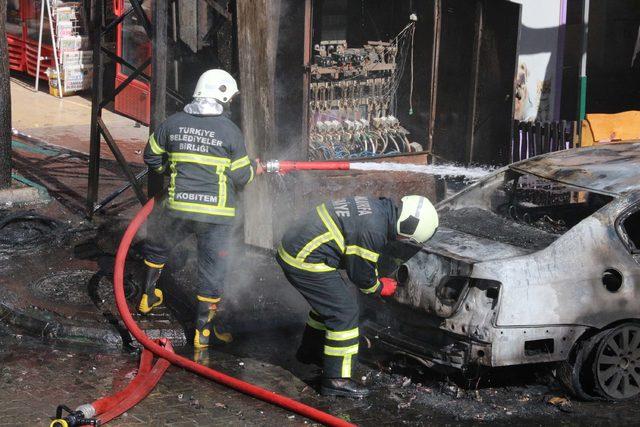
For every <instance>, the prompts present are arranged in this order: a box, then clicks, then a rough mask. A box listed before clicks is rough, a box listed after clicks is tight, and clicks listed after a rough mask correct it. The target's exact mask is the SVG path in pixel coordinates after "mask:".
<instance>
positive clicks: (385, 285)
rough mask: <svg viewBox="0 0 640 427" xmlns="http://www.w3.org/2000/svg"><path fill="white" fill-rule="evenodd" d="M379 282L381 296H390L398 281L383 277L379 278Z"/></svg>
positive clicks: (394, 291)
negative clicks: (380, 284)
mask: <svg viewBox="0 0 640 427" xmlns="http://www.w3.org/2000/svg"><path fill="white" fill-rule="evenodd" d="M380 283H382V290H381V291H380V295H381V296H383V297H390V296H392V295H393V294H395V293H396V288H397V287H398V282H396V281H395V279H392V278H390V277H383V278H381V279H380Z"/></svg>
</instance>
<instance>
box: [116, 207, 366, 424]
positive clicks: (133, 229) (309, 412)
mask: <svg viewBox="0 0 640 427" xmlns="http://www.w3.org/2000/svg"><path fill="white" fill-rule="evenodd" d="M153 204H154V199H151V200H149V202H147V204H146V205H144V207H143V208H142V209H141V210H140V211H139V212H138V213H137V214H136V216H135V217H134V218H133V220H132V221H131V223H130V224H129V227H127V231H126V232H125V233H124V236H123V237H122V241H121V242H120V246H119V247H118V252H117V254H116V261H115V270H114V275H113V279H114V280H113V283H114V291H115V296H116V304H117V306H118V311H119V312H120V316H121V317H122V320H123V321H124V324H125V326H126V327H127V329H128V330H129V332H131V334H132V335H133V336H134V337H135V339H136V340H138V342H139V343H140V344H142V345H143V346H144V347H145V348H146V349H148V350H150V351H151V352H153V353H154V354H155V355H156V356H158V357H160V358H162V359H166V360H168V361H169V362H171V363H172V364H174V365H176V366H180V367H181V368H184V369H187V370H189V371H191V372H194V373H196V374H198V375H201V376H203V377H205V378H209V379H210V380H213V381H216V382H217V383H219V384H222V385H226V386H228V387H231V388H233V389H234V390H237V391H239V392H241V393H245V394H247V395H249V396H253V397H255V398H257V399H261V400H264V401H265V402H269V403H271V404H274V405H277V406H280V407H282V408H284V409H287V410H289V411H292V412H295V413H297V414H300V415H302V416H304V417H306V418H309V419H312V420H314V421H317V422H320V423H322V424H325V425H327V426H353V424H351V423H348V422H347V421H345V420H343V419H341V418H337V417H335V416H333V415H330V414H327V413H326V412H323V411H320V410H318V409H315V408H312V407H311V406H308V405H305V404H304V403H301V402H298V401H296V400H293V399H290V398H288V397H285V396H281V395H279V394H277V393H274V392H272V391H269V390H265V389H263V388H261V387H258V386H255V385H253V384H249V383H247V382H244V381H241V380H238V379H236V378H233V377H230V376H228V375H225V374H223V373H221V372H218V371H216V370H214V369H211V368H208V367H206V366H203V365H200V364H198V363H196V362H194V361H192V360H189V359H187V358H186V357H182V356H180V355H177V354H175V353H174V352H173V351H171V350H169V349H168V348H166V347H163V346H162V345H160V344H158V343H157V342H155V341H153V340H151V339H149V337H147V335H146V334H145V333H144V332H143V331H142V330H141V329H140V328H139V327H138V325H137V324H136V322H135V321H134V320H133V317H132V316H131V313H130V312H129V306H128V305H127V300H126V298H125V294H124V285H123V283H124V281H123V277H124V267H125V262H126V259H127V253H128V252H129V246H130V245H131V241H132V240H133V238H134V236H135V235H136V233H137V231H138V229H139V228H140V226H141V225H142V224H143V223H144V221H145V220H146V219H147V217H148V216H149V214H150V213H151V210H152V209H153Z"/></svg>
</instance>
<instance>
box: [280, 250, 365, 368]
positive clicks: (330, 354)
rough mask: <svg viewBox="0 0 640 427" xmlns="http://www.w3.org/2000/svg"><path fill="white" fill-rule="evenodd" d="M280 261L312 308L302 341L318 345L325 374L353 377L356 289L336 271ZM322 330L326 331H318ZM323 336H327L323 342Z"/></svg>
mask: <svg viewBox="0 0 640 427" xmlns="http://www.w3.org/2000/svg"><path fill="white" fill-rule="evenodd" d="M278 263H279V264H280V266H281V267H282V270H283V271H284V274H285V276H286V277H287V280H288V281H289V282H290V283H291V284H292V285H293V286H294V287H295V288H296V289H297V290H298V291H299V292H300V293H301V294H302V296H303V297H304V298H305V299H306V300H307V302H308V303H309V305H310V306H311V308H312V311H311V313H309V320H308V321H307V326H306V329H305V335H304V336H303V342H302V344H303V345H307V346H309V345H313V346H314V347H315V346H317V347H316V348H318V350H319V351H322V352H323V375H324V377H326V378H349V377H351V366H352V362H353V360H355V358H356V357H357V354H358V338H359V336H358V320H359V314H360V309H359V307H358V297H357V295H356V288H355V287H354V286H351V285H349V284H348V283H345V281H344V280H343V279H342V276H340V273H338V272H337V271H330V272H325V273H313V272H308V271H303V270H299V269H297V268H295V267H292V266H290V265H289V264H287V263H285V262H284V261H282V260H281V259H280V257H278ZM320 331H323V332H324V334H321V333H319V332H320ZM323 335H324V336H323ZM322 338H324V339H323V340H322V341H321V339H322ZM314 344H315V345H314ZM320 349H321V350H320Z"/></svg>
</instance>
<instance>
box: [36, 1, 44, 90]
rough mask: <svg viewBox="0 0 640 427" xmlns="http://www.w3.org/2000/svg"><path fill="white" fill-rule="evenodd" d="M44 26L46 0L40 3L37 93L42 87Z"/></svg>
mask: <svg viewBox="0 0 640 427" xmlns="http://www.w3.org/2000/svg"><path fill="white" fill-rule="evenodd" d="M43 26H44V0H42V1H41V2H40V31H38V63H37V64H36V92H37V91H38V88H39V87H40V62H41V61H42V27H43Z"/></svg>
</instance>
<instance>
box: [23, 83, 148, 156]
mask: <svg viewBox="0 0 640 427" xmlns="http://www.w3.org/2000/svg"><path fill="white" fill-rule="evenodd" d="M40 88H41V90H40V91H39V92H35V91H34V88H33V80H31V79H23V78H21V77H20V76H15V77H12V79H11V115H12V126H13V128H14V129H17V130H19V131H20V132H23V133H25V134H28V135H31V136H33V137H36V138H40V139H43V140H45V141H47V142H48V143H49V144H51V145H54V146H58V147H63V148H66V149H69V150H74V151H76V152H79V153H83V154H89V135H90V129H91V126H90V125H91V98H90V94H87V93H84V94H81V95H73V96H69V97H64V98H62V99H60V98H57V97H54V96H51V95H49V93H48V92H45V88H46V84H44V85H41V86H40ZM102 119H103V120H104V122H105V123H106V125H107V127H108V128H109V130H110V132H111V134H112V135H113V137H114V139H115V140H116V142H117V143H118V145H119V147H120V150H121V151H122V152H123V154H124V155H125V157H126V158H127V160H128V161H129V162H131V163H138V164H142V163H143V162H142V155H141V153H142V151H141V150H142V149H143V148H144V144H145V142H146V140H147V137H148V136H149V129H148V128H147V127H146V126H143V125H140V124H139V123H136V122H135V121H133V120H131V119H128V118H126V117H123V116H120V115H118V114H115V113H112V112H111V111H108V110H107V109H105V110H103V113H102ZM101 153H102V154H103V157H104V158H107V159H113V155H112V154H111V151H110V150H109V147H107V145H106V144H105V143H104V142H103V143H102V145H101Z"/></svg>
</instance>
